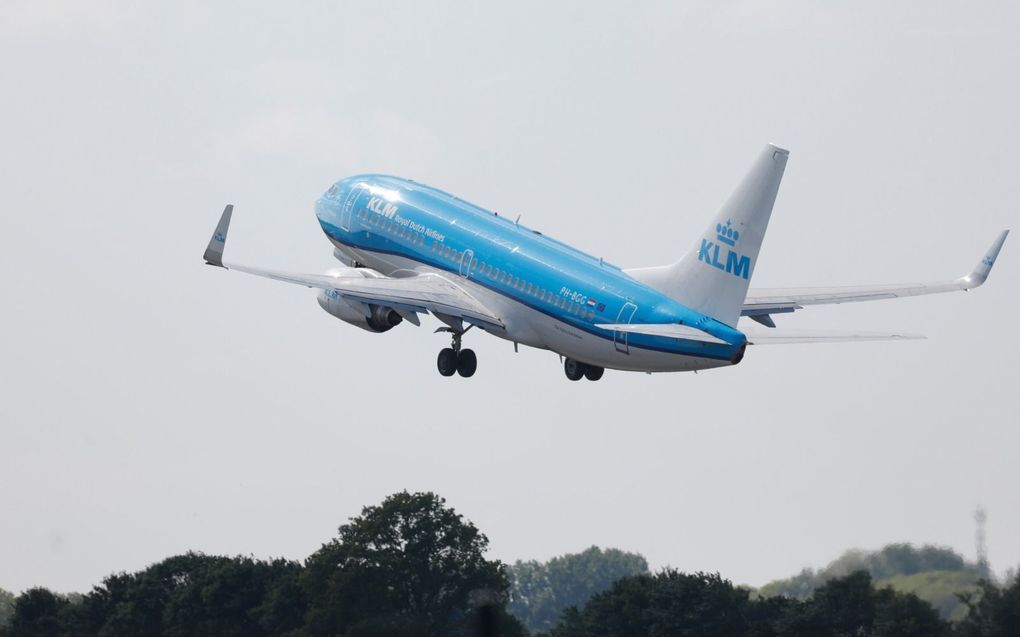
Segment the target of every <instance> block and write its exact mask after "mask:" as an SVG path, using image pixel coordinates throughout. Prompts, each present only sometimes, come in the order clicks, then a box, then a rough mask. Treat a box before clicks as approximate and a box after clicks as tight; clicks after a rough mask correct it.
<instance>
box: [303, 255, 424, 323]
mask: <svg viewBox="0 0 1020 637" xmlns="http://www.w3.org/2000/svg"><path fill="white" fill-rule="evenodd" d="M327 274H328V275H330V276H333V277H337V278H346V277H351V278H366V279H367V278H375V277H376V276H379V275H378V273H377V272H373V271H371V270H366V269H364V268H359V269H353V268H342V269H335V270H330V271H329V272H327ZM315 298H316V300H317V301H318V302H319V307H321V308H322V309H324V310H326V311H327V312H329V313H330V314H332V315H333V316H335V317H337V318H338V319H340V320H341V321H344V322H345V323H350V324H351V325H356V326H358V327H360V328H361V329H363V330H367V331H369V332H385V331H387V330H391V329H393V328H394V327H396V326H397V325H399V324H400V323H401V322H402V321H403V320H404V317H402V316H400V314H398V313H397V312H396V311H394V310H393V309H392V308H388V307H384V306H382V305H372V304H368V305H366V304H360V303H357V302H350V303H348V302H347V301H345V300H344V299H343V297H341V296H340V295H339V294H337V293H336V292H334V291H333V290H319V292H318V294H317V295H316V297H315ZM366 314H367V316H366Z"/></svg>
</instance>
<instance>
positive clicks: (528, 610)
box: [507, 546, 648, 631]
mask: <svg viewBox="0 0 1020 637" xmlns="http://www.w3.org/2000/svg"><path fill="white" fill-rule="evenodd" d="M647 573H648V562H647V561H646V560H645V558H644V557H642V556H641V555H638V554H636V553H627V552H624V551H620V550H618V549H606V550H602V549H600V548H598V547H597V546H592V547H590V548H588V549H587V550H585V551H583V552H581V553H575V554H568V555H563V556H560V557H555V558H553V559H551V560H549V561H548V562H544V563H540V562H536V561H534V560H532V561H528V562H522V561H520V560H518V561H517V562H516V563H514V565H513V566H511V567H510V579H511V582H512V590H511V600H510V603H509V605H508V606H507V609H508V610H509V611H510V612H511V613H512V614H513V615H515V616H516V617H517V618H518V619H520V620H521V621H522V622H523V623H524V625H525V626H527V628H528V629H529V630H531V631H541V630H549V629H550V628H552V627H553V625H554V624H555V623H556V620H557V619H559V617H560V614H561V613H562V612H563V611H564V610H565V609H566V608H568V607H570V606H581V605H583V604H584V603H585V602H587V601H588V600H589V599H590V598H591V596H592V595H594V594H595V593H599V592H602V591H604V590H606V589H608V588H609V587H610V586H612V585H613V583H614V582H616V581H617V580H619V579H621V578H623V577H627V576H630V575H640V574H647Z"/></svg>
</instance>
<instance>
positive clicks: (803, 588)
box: [758, 544, 980, 619]
mask: <svg viewBox="0 0 1020 637" xmlns="http://www.w3.org/2000/svg"><path fill="white" fill-rule="evenodd" d="M855 571H867V572H868V573H870V574H871V576H872V577H873V578H874V579H875V580H877V582H878V585H879V586H884V585H889V586H892V587H893V588H894V589H896V590H898V591H901V592H905V593H913V594H915V595H917V596H918V597H919V598H921V599H923V600H925V601H927V602H930V603H931V604H932V605H934V606H935V607H936V608H937V609H938V610H939V614H940V615H941V616H942V617H943V618H944V619H950V618H953V619H957V618H959V617H960V616H961V615H962V614H963V613H965V612H966V610H965V609H964V608H963V606H962V604H961V603H960V601H959V599H958V598H957V597H956V595H955V594H956V593H963V592H967V591H970V590H973V589H974V586H975V583H976V582H977V580H978V579H979V578H980V569H979V567H978V566H977V565H975V564H969V563H967V562H966V561H965V560H964V559H963V557H962V556H960V555H959V554H958V553H956V552H955V551H953V550H952V549H947V548H942V547H937V546H922V547H920V548H915V547H913V546H911V545H910V544H890V545H888V546H886V547H885V548H883V549H881V550H879V551H861V550H856V549H854V550H850V551H847V552H846V553H844V554H843V555H841V556H840V557H839V558H837V559H836V560H834V561H833V562H831V563H830V564H829V565H828V566H826V567H825V568H823V569H821V570H819V571H814V570H812V569H804V570H803V571H801V572H800V573H798V574H797V575H794V576H793V577H791V578H788V579H784V580H776V581H774V582H769V583H768V584H766V585H765V586H763V587H761V588H760V589H759V590H758V593H759V594H760V595H761V596H763V597H773V596H776V595H782V596H785V597H790V598H793V599H799V600H804V599H807V598H808V597H810V596H811V594H812V593H813V592H814V591H815V590H816V589H817V588H818V587H820V586H822V585H824V584H825V583H826V582H828V581H829V580H831V579H833V578H836V577H845V576H846V575H849V574H850V573H853V572H855Z"/></svg>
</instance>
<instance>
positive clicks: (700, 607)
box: [549, 570, 751, 637]
mask: <svg viewBox="0 0 1020 637" xmlns="http://www.w3.org/2000/svg"><path fill="white" fill-rule="evenodd" d="M750 605H751V601H750V598H749V594H748V592H747V591H746V590H743V589H740V588H736V587H734V586H733V584H731V583H730V582H729V581H728V580H724V579H722V578H721V577H720V576H719V575H718V574H706V573H694V574H686V573H680V572H677V571H673V570H666V571H663V572H661V573H658V574H656V575H654V576H652V575H637V576H632V577H625V578H623V579H621V580H619V581H618V582H616V584H614V585H613V587H612V588H610V589H609V590H608V591H605V592H602V593H598V594H596V595H594V596H593V597H592V598H591V600H590V601H589V602H588V603H587V604H586V605H585V606H584V608H583V609H578V608H576V607H572V608H570V609H568V610H567V611H566V612H565V613H564V614H563V619H562V621H561V622H560V623H559V624H558V625H557V626H556V627H555V628H553V629H552V631H550V633H549V637H646V636H647V635H671V636H676V637H684V636H688V635H689V636H692V637H693V636H695V635H697V636H699V637H714V636H716V635H718V636H719V637H723V636H725V637H734V636H739V635H747V634H749V633H750V631H751V623H750V621H749V619H748V617H747V614H746V612H745V611H747V610H748V608H749V606H750Z"/></svg>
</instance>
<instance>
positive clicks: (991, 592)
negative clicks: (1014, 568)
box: [956, 575, 1020, 637]
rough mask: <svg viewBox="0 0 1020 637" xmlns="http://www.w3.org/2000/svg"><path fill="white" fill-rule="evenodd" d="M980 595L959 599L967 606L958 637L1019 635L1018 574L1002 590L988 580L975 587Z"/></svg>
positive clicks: (1019, 594) (970, 595)
mask: <svg viewBox="0 0 1020 637" xmlns="http://www.w3.org/2000/svg"><path fill="white" fill-rule="evenodd" d="M978 587H979V589H980V592H978V593H977V594H973V593H971V594H964V595H961V596H960V598H961V600H962V601H963V603H964V604H966V605H967V609H968V613H967V616H966V617H965V618H964V619H963V621H961V622H960V623H959V625H958V626H957V629H956V634H957V635H959V636H960V637H1007V636H1015V635H1020V575H1016V576H1014V579H1013V580H1012V582H1010V583H1009V584H1008V585H1007V586H1005V587H1004V588H999V587H997V586H995V585H994V584H992V583H991V582H989V581H988V580H981V582H980V583H979V584H978Z"/></svg>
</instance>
